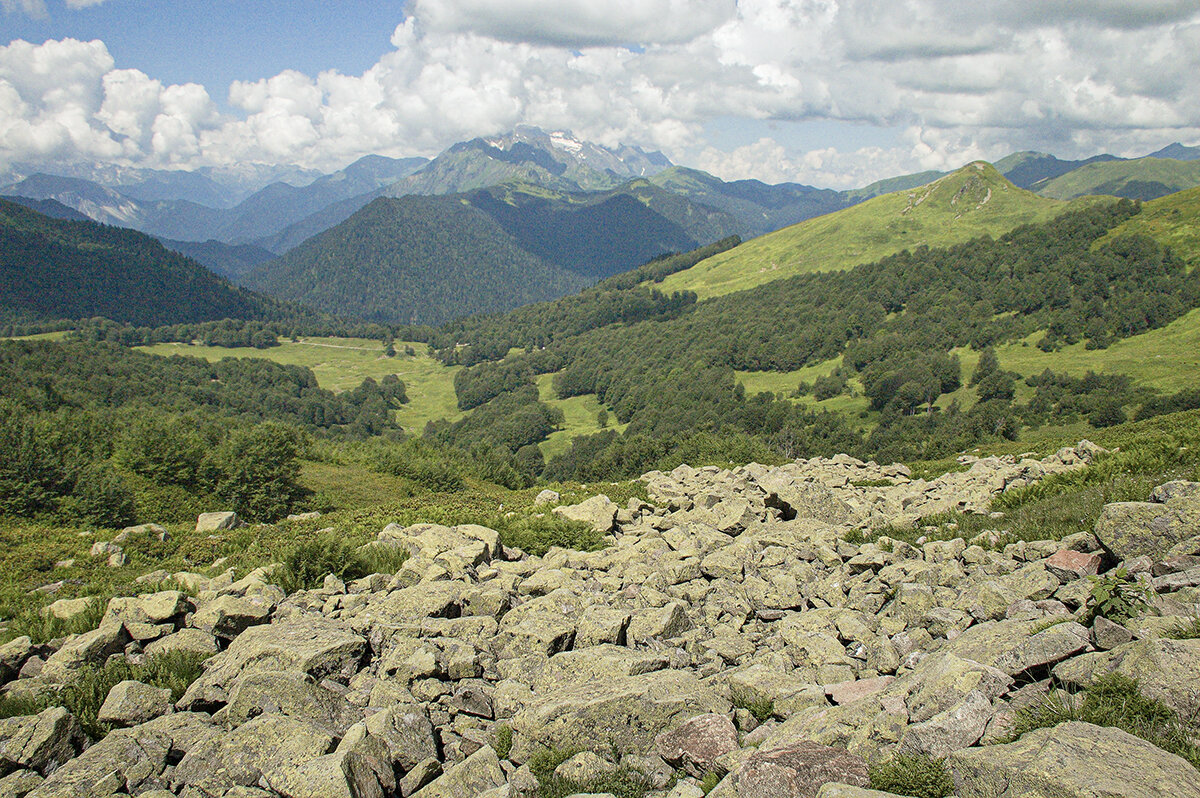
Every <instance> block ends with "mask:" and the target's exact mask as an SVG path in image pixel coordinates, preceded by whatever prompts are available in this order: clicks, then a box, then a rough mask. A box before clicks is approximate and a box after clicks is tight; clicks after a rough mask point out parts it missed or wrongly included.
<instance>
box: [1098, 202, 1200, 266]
mask: <svg viewBox="0 0 1200 798" xmlns="http://www.w3.org/2000/svg"><path fill="white" fill-rule="evenodd" d="M1125 235H1145V236H1149V237H1150V238H1153V239H1154V240H1155V241H1157V242H1158V243H1160V244H1163V245H1165V246H1168V247H1170V248H1171V251H1172V252H1174V253H1175V254H1176V255H1177V256H1179V257H1180V258H1182V259H1183V260H1184V262H1185V263H1187V264H1188V265H1189V266H1190V267H1191V268H1192V269H1193V270H1195V268H1196V267H1197V266H1200V186H1197V187H1196V188H1190V189H1188V190H1187V191H1179V192H1177V193H1175V194H1170V195H1168V196H1166V197H1162V198H1160V199H1156V200H1152V201H1150V202H1147V203H1144V204H1143V205H1142V212H1141V213H1139V214H1138V215H1137V216H1134V217H1133V218H1132V219H1129V220H1127V221H1125V222H1123V223H1122V224H1121V225H1119V226H1118V227H1116V228H1115V229H1113V230H1112V231H1110V232H1109V234H1108V235H1107V236H1106V237H1105V238H1102V239H1101V240H1100V243H1101V244H1103V243H1105V242H1107V241H1110V240H1111V239H1113V238H1116V237H1117V236H1125Z"/></svg>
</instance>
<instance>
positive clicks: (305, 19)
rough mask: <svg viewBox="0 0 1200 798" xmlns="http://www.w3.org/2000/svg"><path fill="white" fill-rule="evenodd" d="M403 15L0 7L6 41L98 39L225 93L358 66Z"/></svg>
mask: <svg viewBox="0 0 1200 798" xmlns="http://www.w3.org/2000/svg"><path fill="white" fill-rule="evenodd" d="M331 8H332V9H336V12H335V13H330V9H331ZM403 20H404V10H403V4H402V3H386V2H367V1H366V0H333V2H330V1H329V0H324V2H319V1H318V0H292V1H291V2H288V3H272V2H261V0H260V1H259V2H253V1H252V2H245V0H241V2H238V1H237V0H193V1H192V2H164V1H163V0H120V1H119V2H112V1H110V2H106V3H103V4H101V5H93V6H90V7H86V8H76V9H72V8H68V7H67V5H66V4H65V3H64V2H62V1H61V0H48V2H47V3H46V13H45V14H44V15H39V16H33V15H30V14H27V13H7V14H0V31H2V32H3V34H2V38H3V39H4V41H8V40H11V39H25V40H27V41H31V42H37V43H40V42H43V41H45V40H46V39H62V38H66V37H71V38H75V39H83V40H87V39H101V40H102V41H103V42H104V43H105V44H106V45H108V49H109V52H111V53H112V55H113V57H114V58H115V59H116V61H117V63H118V64H119V65H121V66H123V67H130V68H134V69H140V70H142V71H143V72H145V73H146V74H148V75H152V76H154V77H156V78H158V79H160V80H162V81H164V82H166V83H188V82H195V83H201V84H203V85H204V86H206V87H208V89H209V90H210V92H211V93H212V94H213V96H214V99H218V100H219V101H223V98H222V97H221V91H220V90H221V88H222V87H227V86H228V85H229V84H230V83H232V82H233V81H235V80H258V79H260V78H268V77H271V76H272V75H276V74H278V73H280V72H282V71H283V70H285V69H296V70H299V71H301V72H304V73H306V74H309V75H316V74H317V73H318V72H321V71H323V70H326V69H337V70H339V71H341V72H345V73H349V74H361V73H362V72H363V71H365V70H367V69H368V68H370V67H371V65H372V64H374V63H375V62H376V61H377V60H378V59H379V56H380V55H381V54H383V52H385V51H386V50H387V49H388V38H389V37H390V36H391V35H392V31H393V30H395V28H396V26H397V25H398V24H400V23H401V22H402V21H403Z"/></svg>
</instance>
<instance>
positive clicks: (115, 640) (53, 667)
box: [42, 623, 130, 681]
mask: <svg viewBox="0 0 1200 798" xmlns="http://www.w3.org/2000/svg"><path fill="white" fill-rule="evenodd" d="M129 640H130V638H129V633H128V632H127V631H125V627H124V626H122V625H121V624H119V623H107V624H104V625H103V626H101V627H100V628H99V629H93V630H92V631H90V632H84V633H83V634H79V635H71V636H70V637H69V638H67V642H66V643H64V644H63V646H62V648H60V649H59V650H58V651H55V652H54V653H53V654H51V655H50V658H49V659H47V660H46V666H45V667H44V668H43V669H42V678H43V679H46V680H48V681H68V680H70V679H71V677H72V676H73V675H74V673H75V672H76V671H78V670H79V669H80V668H82V667H84V666H86V665H103V664H104V661H105V660H106V659H108V658H109V656H111V655H113V654H116V653H118V652H121V651H123V650H124V649H125V644H126V643H128V642H129Z"/></svg>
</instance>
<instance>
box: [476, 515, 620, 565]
mask: <svg viewBox="0 0 1200 798" xmlns="http://www.w3.org/2000/svg"><path fill="white" fill-rule="evenodd" d="M489 526H491V527H492V528H493V529H495V530H496V531H497V532H499V533H500V542H501V543H503V544H504V545H505V546H512V547H514V548H518V549H521V550H522V551H525V552H527V553H529V554H532V555H534V556H535V557H540V556H542V555H543V554H545V553H546V552H547V551H549V550H550V549H551V548H552V547H554V546H558V547H560V548H564V549H574V550H576V551H597V550H599V549H602V548H604V545H605V543H604V536H603V535H602V534H600V533H599V532H596V531H595V530H593V529H592V528H591V527H590V526H589V525H587V524H585V523H582V522H580V521H568V520H567V519H565V518H560V517H559V516H557V515H554V514H553V513H546V514H545V515H543V516H542V517H541V518H520V517H514V518H496V519H493V520H492V521H491V522H490V524H489Z"/></svg>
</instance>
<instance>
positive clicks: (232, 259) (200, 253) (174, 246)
mask: <svg viewBox="0 0 1200 798" xmlns="http://www.w3.org/2000/svg"><path fill="white" fill-rule="evenodd" d="M159 241H161V242H162V244H163V246H164V247H166V248H167V249H169V250H171V251H172V252H178V253H179V254H180V255H186V256H187V257H189V258H191V259H192V260H194V261H196V262H197V263H199V264H200V265H202V266H204V267H206V268H208V269H211V270H212V271H214V272H216V273H217V274H219V275H221V276H222V277H224V278H225V279H226V280H231V281H233V282H235V283H236V282H238V281H239V280H240V279H241V278H242V277H244V276H245V275H246V274H247V273H248V272H250V271H253V269H254V267H255V266H257V265H258V264H260V263H266V262H267V261H269V260H270V259H271V258H273V257H275V253H274V252H271V251H270V250H266V249H263V248H262V247H256V246H254V245H253V244H226V243H225V242H223V241H214V240H209V241H174V240H172V239H170V238H160V239H159Z"/></svg>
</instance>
